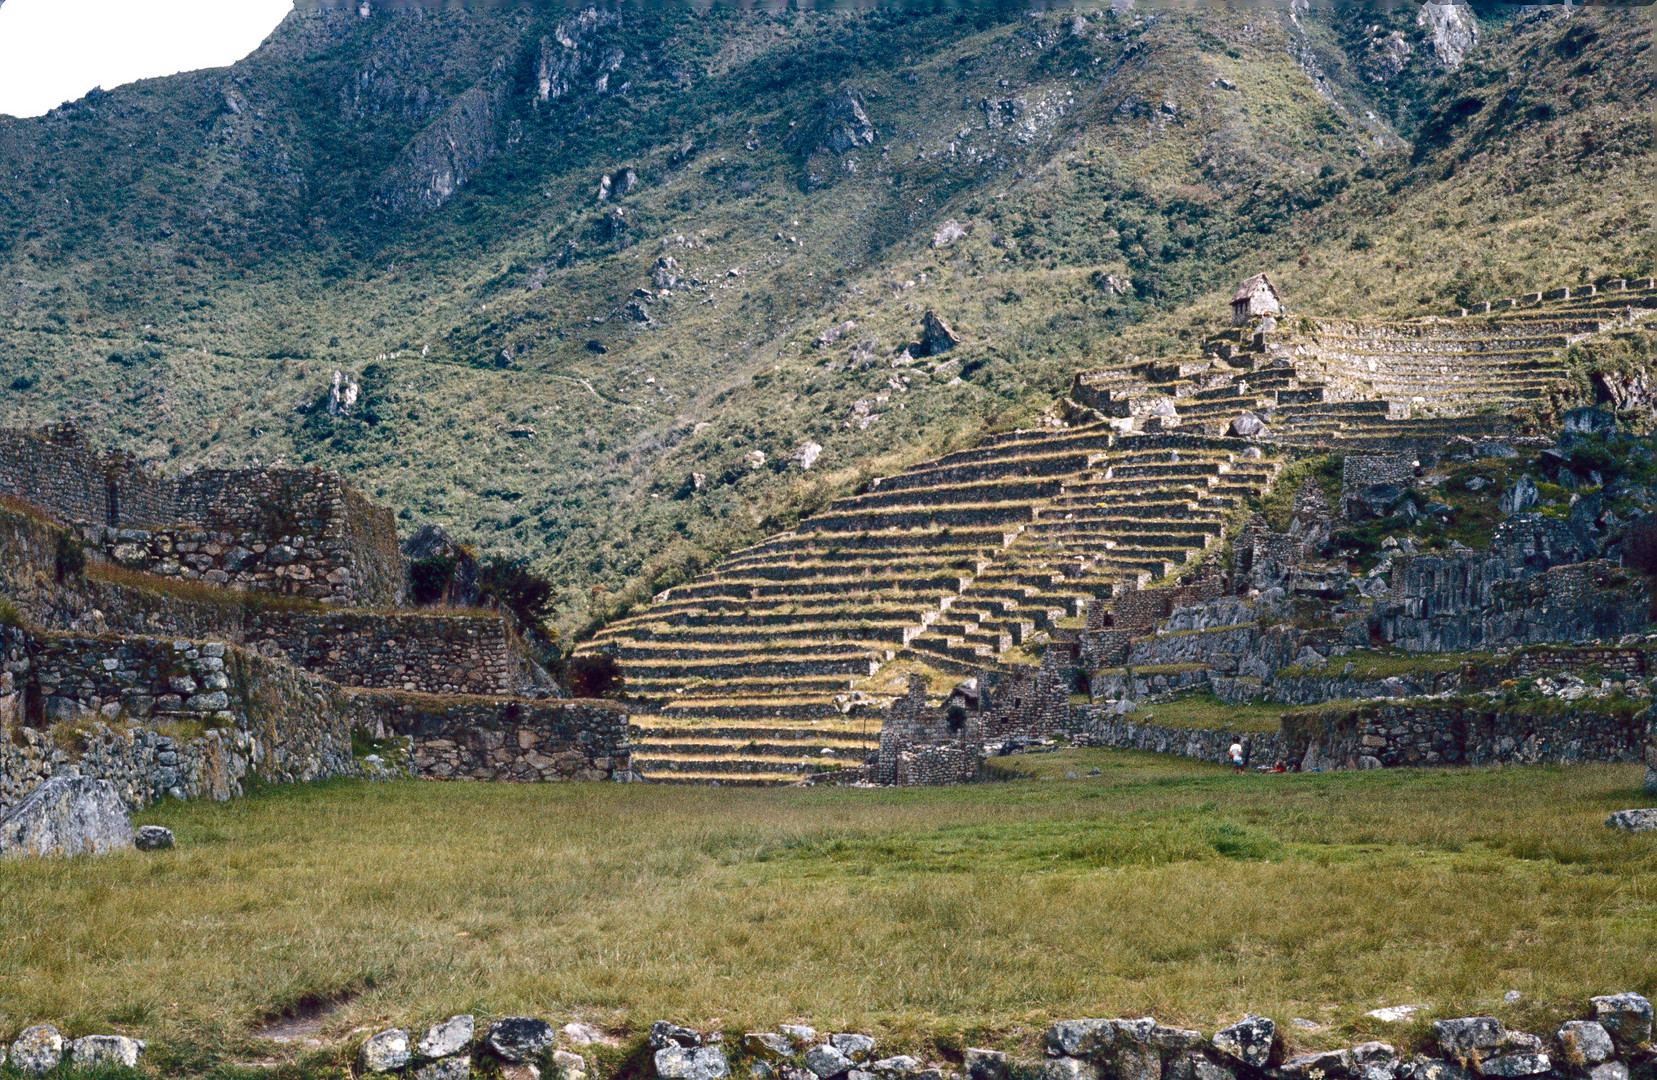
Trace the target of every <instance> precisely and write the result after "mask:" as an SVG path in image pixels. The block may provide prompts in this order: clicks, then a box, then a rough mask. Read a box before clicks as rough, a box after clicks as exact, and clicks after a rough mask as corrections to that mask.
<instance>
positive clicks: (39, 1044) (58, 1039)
mask: <svg viewBox="0 0 1657 1080" xmlns="http://www.w3.org/2000/svg"><path fill="white" fill-rule="evenodd" d="M63 1045H64V1043H63V1036H62V1035H60V1034H59V1033H58V1029H57V1028H55V1027H53V1026H52V1025H51V1024H36V1025H35V1026H34V1027H26V1028H24V1029H23V1033H22V1034H20V1035H19V1036H18V1037H17V1041H16V1042H14V1043H12V1052H11V1067H12V1068H14V1069H16V1070H17V1071H18V1072H20V1073H27V1074H29V1075H30V1076H42V1075H44V1074H46V1073H49V1072H51V1071H52V1070H53V1069H55V1068H57V1067H58V1063H59V1062H61V1061H62V1060H63Z"/></svg>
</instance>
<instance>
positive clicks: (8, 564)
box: [0, 507, 522, 694]
mask: <svg viewBox="0 0 1657 1080" xmlns="http://www.w3.org/2000/svg"><path fill="white" fill-rule="evenodd" d="M65 533H66V529H65V528H64V527H61V526H55V525H53V524H51V523H49V522H45V521H42V520H40V519H37V518H34V517H31V516H29V515H28V514H25V513H22V512H19V511H17V510H14V509H11V508H7V507H0V592H3V593H5V594H6V595H7V596H9V597H10V599H11V600H12V602H13V603H14V604H15V606H16V607H17V608H18V611H19V614H20V615H22V616H23V618H25V619H26V620H27V621H28V622H29V623H31V624H32V625H35V626H40V627H44V628H51V629H58V630H84V631H91V632H96V633H103V632H106V631H111V632H118V633H129V634H148V635H161V636H166V635H176V636H178V637H184V638H193V639H204V638H213V639H218V640H221V641H226V642H230V643H232V644H238V645H246V646H248V647H249V648H254V649H257V650H258V651H260V652H262V653H264V654H265V655H267V656H270V657H274V658H277V659H283V660H287V661H289V662H290V663H293V664H294V665H296V666H298V667H302V668H304V669H305V670H307V671H311V672H315V673H316V674H319V675H324V676H326V677H328V678H330V679H332V680H334V681H335V682H338V683H340V684H342V685H345V686H376V687H385V688H388V689H398V690H415V691H422V692H426V693H475V694H507V693H511V692H512V690H513V689H514V688H515V686H516V685H517V684H518V682H519V681H520V679H521V677H522V672H521V670H520V667H519V664H518V661H517V652H516V650H515V648H514V641H513V631H512V627H511V624H510V623H509V621H508V620H507V618H506V617H505V616H504V615H501V614H498V613H492V612H483V611H478V612H443V611H405V612H370V611H361V610H354V609H350V608H325V607H322V606H320V605H316V604H312V605H310V606H309V607H306V606H303V605H295V604H293V603H292V602H291V601H283V602H280V603H278V602H276V601H273V600H271V599H270V598H268V597H266V596H265V595H264V594H262V593H257V592H249V591H236V590H231V589H225V590H211V591H204V592H203V593H202V594H201V595H195V596H191V595H179V594H175V593H169V592H165V591H161V590H163V589H165V588H167V586H168V582H167V581H165V580H158V581H156V582H154V585H155V588H143V587H139V585H135V584H128V583H125V582H121V581H111V580H106V579H104V578H101V577H98V576H97V575H96V573H92V574H67V575H63V576H62V577H61V578H60V576H59V574H58V572H57V568H56V565H55V564H56V551H57V547H58V542H59V538H60V537H62V536H63V535H64V534H65Z"/></svg>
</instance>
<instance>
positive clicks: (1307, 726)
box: [1282, 701, 1652, 769]
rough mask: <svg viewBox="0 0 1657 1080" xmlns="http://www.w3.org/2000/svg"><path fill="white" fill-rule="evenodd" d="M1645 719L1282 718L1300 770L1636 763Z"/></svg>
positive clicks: (1478, 706) (1439, 712) (1381, 713)
mask: <svg viewBox="0 0 1657 1080" xmlns="http://www.w3.org/2000/svg"><path fill="white" fill-rule="evenodd" d="M1651 715H1652V714H1651V713H1650V711H1649V710H1647V711H1644V712H1642V713H1640V714H1637V715H1626V714H1621V713H1617V712H1614V711H1609V710H1603V709H1596V708H1594V707H1593V706H1592V705H1590V704H1588V703H1585V702H1584V703H1578V704H1577V705H1576V706H1573V707H1572V708H1569V709H1564V708H1561V709H1559V710H1557V711H1555V712H1552V713H1549V714H1546V715H1539V714H1538V713H1537V712H1536V711H1534V710H1525V711H1509V710H1505V709H1503V708H1501V707H1500V706H1499V705H1495V704H1492V703H1487V702H1479V703H1469V702H1466V701H1461V702H1457V701H1449V702H1436V701H1405V702H1365V703H1363V704H1360V705H1356V706H1353V707H1351V708H1346V709H1333V710H1314V711H1310V712H1290V713H1285V714H1284V716H1283V731H1282V737H1283V740H1284V751H1285V754H1286V756H1287V757H1289V758H1291V759H1292V760H1295V761H1299V762H1300V763H1301V767H1302V768H1303V769H1310V768H1321V769H1339V768H1347V769H1352V768H1382V767H1394V766H1403V765H1494V764H1522V765H1536V764H1555V765H1564V764H1575V763H1578V762H1588V761H1609V762H1616V761H1639V760H1641V759H1642V757H1643V755H1644V752H1645V746H1646V743H1647V740H1648V739H1649V737H1650V734H1649V725H1650V723H1651Z"/></svg>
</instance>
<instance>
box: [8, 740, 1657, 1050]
mask: <svg viewBox="0 0 1657 1080" xmlns="http://www.w3.org/2000/svg"><path fill="white" fill-rule="evenodd" d="M1016 760H1017V762H1018V763H1019V764H1020V765H1021V766H1028V767H1029V768H1031V769H1033V770H1035V771H1037V772H1039V773H1041V774H1043V776H1044V778H1043V779H1026V780H1020V781H1015V782H1011V783H1005V784H985V785H978V786H973V787H966V788H944V789H920V790H915V789H911V790H880V791H870V790H851V789H813V790H759V791H743V790H717V789H707V788H681V787H655V786H644V785H625V786H624V785H598V786H595V785H574V784H570V785H541V786H518V785H489V784H436V783H430V784H428V783H414V782H399V783H390V784H368V783H356V782H351V783H346V782H341V783H333V784H325V785H320V786H314V787H293V788H285V789H275V790H267V791H265V792H262V793H260V794H257V795H255V796H253V797H250V798H247V799H244V800H241V801H237V802H232V803H229V804H193V805H177V804H171V805H167V806H165V807H162V808H159V809H155V810H152V811H150V812H147V813H145V814H143V815H141V818H142V820H144V821H148V822H160V823H165V824H167V825H169V826H170V827H172V828H173V829H175V830H176V831H177V834H178V838H179V845H178V847H177V848H176V849H174V850H173V851H170V852H165V853H155V854H137V853H134V854H130V855H121V856H115V857H111V858H108V859H104V860H101V861H86V860H76V861H50V862H43V861H24V860H7V861H5V862H0V927H4V928H5V930H4V932H3V933H0V1037H7V1038H9V1037H10V1036H11V1035H13V1034H14V1033H15V1032H16V1031H17V1030H18V1029H19V1028H21V1027H22V1026H24V1025H25V1024H28V1023H32V1022H36V1021H43V1020H50V1021H52V1022H55V1023H57V1024H58V1025H59V1026H60V1027H62V1028H64V1029H65V1030H66V1031H68V1032H69V1033H71V1034H81V1033H84V1032H88V1031H94V1030H109V1029H111V1028H117V1029H120V1030H124V1031H127V1032H130V1033H132V1034H135V1035H138V1036H141V1037H143V1038H146V1039H150V1040H153V1043H154V1045H153V1051H154V1055H155V1056H154V1061H155V1062H156V1063H158V1064H160V1065H162V1066H163V1067H164V1068H165V1067H167V1063H168V1062H174V1063H175V1064H174V1065H173V1066H172V1068H173V1069H174V1070H175V1071H179V1070H183V1069H185V1066H184V1065H182V1064H179V1063H183V1062H188V1063H189V1065H188V1070H189V1071H192V1072H201V1071H207V1070H211V1069H212V1068H213V1067H214V1064H215V1062H218V1063H225V1064H227V1063H229V1062H233V1061H238V1060H247V1059H248V1055H254V1056H257V1055H259V1054H261V1053H269V1052H272V1051H273V1050H275V1051H276V1052H278V1053H281V1052H283V1051H280V1050H277V1049H276V1048H273V1047H272V1046H270V1045H269V1044H265V1045H262V1046H261V1045H259V1044H257V1043H254V1042H251V1041H250V1040H249V1037H248V1033H249V1031H250V1030H251V1029H252V1028H253V1026H254V1025H256V1023H257V1022H258V1021H260V1019H261V1018H264V1017H268V1016H270V1015H272V1014H275V1013H280V1012H281V1011H282V1010H283V1009H285V1008H290V1009H291V1008H293V1007H296V1006H298V1005H300V1004H302V1003H305V1002H314V1001H318V1000H328V999H334V998H339V999H343V1001H344V1003H343V1004H342V1005H341V1006H340V1008H339V1009H338V1011H336V1012H334V1013H333V1014H331V1015H330V1016H329V1018H328V1019H327V1021H326V1024H325V1027H324V1035H325V1036H327V1037H330V1038H337V1039H344V1038H345V1037H346V1036H347V1035H349V1033H350V1032H351V1031H352V1030H353V1029H354V1028H357V1027H359V1026H375V1025H389V1024H392V1023H396V1024H401V1025H414V1024H421V1023H425V1022H427V1021H430V1020H432V1019H435V1018H442V1017H446V1016H448V1015H449V1014H451V1013H455V1012H463V1011H471V1012H475V1013H477V1014H478V1015H479V1016H480V1017H482V1018H484V1019H488V1018H491V1017H497V1016H501V1015H512V1014H531V1015H539V1016H544V1017H547V1018H549V1019H554V1020H556V1021H557V1022H560V1023H561V1022H563V1021H564V1020H566V1019H568V1018H570V1017H573V1016H581V1017H585V1018H587V1019H589V1020H593V1021H596V1022H598V1023H600V1024H602V1025H605V1026H608V1027H609V1028H611V1029H612V1030H618V1031H621V1030H626V1031H629V1032H633V1033H636V1032H638V1031H639V1030H640V1029H641V1028H642V1027H644V1026H645V1025H647V1024H648V1023H649V1022H650V1021H651V1020H654V1019H657V1018H671V1019H674V1020H677V1021H681V1022H686V1023H690V1024H693V1025H698V1026H703V1025H705V1026H709V1027H720V1028H723V1029H724V1030H725V1031H727V1032H732V1031H735V1032H741V1031H743V1030H745V1029H750V1028H752V1027H756V1026H768V1025H771V1024H775V1023H777V1022H778V1021H784V1020H789V1019H799V1020H804V1021H808V1022H810V1023H812V1024H813V1025H814V1026H816V1027H818V1028H819V1029H831V1030H833V1029H844V1028H855V1029H864V1030H869V1031H872V1032H876V1033H878V1034H880V1035H881V1037H882V1046H883V1048H884V1049H889V1050H892V1051H897V1050H899V1049H908V1050H912V1051H917V1052H924V1053H927V1054H929V1055H934V1056H935V1055H937V1054H939V1053H940V1052H942V1053H948V1052H950V1050H951V1048H955V1049H958V1048H959V1047H960V1046H961V1045H975V1044H977V1045H985V1044H989V1045H1002V1046H1008V1047H1019V1046H1022V1047H1023V1048H1024V1049H1026V1050H1029V1049H1031V1048H1032V1046H1033V1044H1032V1042H1031V1040H1032V1039H1033V1037H1034V1034H1035V1033H1036V1032H1038V1031H1039V1030H1040V1029H1041V1028H1042V1027H1043V1026H1045V1025H1046V1024H1047V1023H1048V1022H1049V1021H1051V1020H1052V1019H1054V1018H1060V1017H1071V1016H1112V1015H1141V1014H1150V1015H1155V1016H1157V1017H1159V1018H1162V1019H1164V1020H1167V1021H1178V1022H1182V1023H1185V1024H1187V1025H1190V1026H1195V1027H1200V1028H1204V1029H1206V1030H1209V1031H1212V1030H1214V1029H1215V1028H1216V1027H1217V1026H1219V1025H1220V1024H1222V1023H1225V1022H1229V1021H1230V1020H1234V1019H1236V1018H1237V1017H1238V1016H1240V1015H1242V1014H1243V1013H1244V1012H1246V1011H1258V1012H1262V1013H1264V1014H1267V1015H1270V1016H1273V1017H1275V1018H1277V1019H1278V1020H1279V1022H1280V1024H1282V1025H1284V1030H1285V1034H1286V1036H1287V1037H1288V1039H1289V1040H1290V1041H1291V1043H1293V1044H1298V1045H1300V1046H1307V1045H1319V1044H1329V1043H1333V1042H1336V1041H1338V1040H1345V1039H1352V1038H1355V1037H1357V1036H1359V1035H1368V1034H1371V1033H1376V1032H1379V1031H1380V1029H1379V1028H1378V1027H1377V1026H1375V1024H1374V1022H1373V1021H1367V1020H1364V1019H1362V1018H1361V1015H1360V1014H1361V1013H1363V1012H1364V1011H1365V1010H1368V1009H1372V1008H1375V1007H1377V1006H1381V1005H1388V1004H1399V1003H1406V1002H1431V1003H1432V1004H1433V1006H1434V1011H1435V1012H1436V1014H1437V1015H1440V1016H1443V1015H1462V1014H1466V1013H1469V1012H1475V1011H1477V1012H1494V1013H1495V1014H1496V1015H1499V1016H1502V1017H1504V1018H1505V1019H1506V1020H1508V1021H1509V1022H1510V1023H1512V1024H1514V1025H1516V1026H1518V1027H1521V1028H1523V1029H1525V1030H1532V1031H1545V1030H1551V1029H1549V1028H1548V1027H1547V1026H1546V1025H1548V1024H1552V1023H1555V1022H1557V1021H1558V1020H1560V1019H1562V1018H1565V1017H1567V1016H1572V1015H1577V1014H1578V1013H1579V1012H1580V1010H1581V1009H1582V1008H1583V1004H1584V1001H1585V999H1586V997H1587V996H1588V995H1590V994H1596V993H1605V992H1610V991H1621V990H1637V991H1640V992H1643V993H1646V994H1648V995H1649V994H1651V993H1652V992H1653V991H1654V990H1657V969H1654V968H1653V966H1652V964H1651V943H1652V937H1651V934H1652V926H1653V925H1657V838H1653V837H1650V836H1630V835H1626V834H1623V833H1619V832H1614V831H1612V830H1609V829H1607V828H1606V827H1605V826H1604V825H1603V824H1602V822H1603V820H1604V818H1605V816H1606V814H1607V813H1608V812H1609V811H1610V810H1613V809H1617V808H1620V807H1624V806H1629V805H1636V804H1638V803H1639V801H1640V800H1641V798H1642V796H1641V795H1640V794H1639V793H1638V791H1637V785H1638V783H1639V779H1640V774H1639V770H1638V768H1636V767H1634V766H1584V767H1578V768H1573V769H1550V768H1536V769H1508V770H1479V771H1441V772H1433V771H1403V770H1398V771H1392V770H1388V771H1378V772H1366V773H1345V774H1322V775H1305V776H1295V775H1290V776H1269V777H1268V776H1249V777H1245V778H1236V777H1233V776H1231V775H1229V774H1228V773H1226V772H1223V771H1221V770H1218V769H1216V768H1214V767H1211V766H1208V765H1203V764H1199V763H1194V762H1185V761H1179V760H1170V759H1158V758H1153V757H1150V756H1145V755H1132V754H1121V753H1112V752H1106V751H1065V752H1061V753H1055V754H1044V755H1033V756H1029V757H1026V758H1019V759H1016ZM1095 766H1098V767H1099V768H1100V769H1101V775H1099V776H1096V777H1088V776H1086V775H1085V774H1086V772H1087V770H1088V769H1090V768H1092V767H1095ZM1072 772H1074V773H1080V774H1082V776H1081V778H1079V779H1069V780H1067V779H1064V777H1065V775H1066V774H1067V773H1072ZM1508 990H1519V991H1520V992H1522V993H1523V995H1524V1000H1523V1001H1522V1002H1521V1003H1519V1004H1517V1005H1504V1004H1502V995H1503V993H1504V992H1505V991H1508ZM1296 1016H1301V1017H1307V1018H1310V1019H1313V1020H1316V1021H1318V1022H1320V1023H1322V1024H1325V1025H1328V1027H1327V1030H1326V1031H1323V1032H1320V1033H1313V1032H1305V1031H1301V1030H1298V1029H1296V1028H1293V1027H1290V1026H1288V1023H1287V1022H1288V1020H1289V1019H1290V1018H1291V1017H1296ZM1425 1023H1426V1021H1425V1019H1423V1020H1422V1021H1420V1022H1419V1024H1418V1027H1417V1028H1416V1029H1415V1030H1414V1031H1413V1032H1411V1031H1397V1030H1393V1031H1391V1032H1389V1033H1388V1034H1389V1037H1390V1038H1392V1039H1393V1040H1394V1041H1399V1042H1408V1041H1410V1039H1411V1038H1412V1037H1416V1036H1419V1035H1420V1034H1422V1032H1423V1031H1424V1025H1425ZM288 1052H291V1048H290V1051H288ZM331 1052H332V1053H336V1054H337V1057H336V1058H334V1059H331V1060H335V1061H339V1062H343V1060H344V1053H345V1051H343V1050H340V1051H331ZM317 1069H320V1070H321V1071H330V1070H334V1067H333V1066H327V1067H326V1068H324V1067H322V1066H318V1067H317ZM317 1069H312V1068H311V1067H310V1066H305V1071H313V1072H314V1071H317ZM336 1071H337V1070H336Z"/></svg>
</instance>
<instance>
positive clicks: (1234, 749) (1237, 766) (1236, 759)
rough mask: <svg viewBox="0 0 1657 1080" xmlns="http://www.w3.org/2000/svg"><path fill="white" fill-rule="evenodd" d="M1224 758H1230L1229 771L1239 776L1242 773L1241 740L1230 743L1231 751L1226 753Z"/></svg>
mask: <svg viewBox="0 0 1657 1080" xmlns="http://www.w3.org/2000/svg"><path fill="white" fill-rule="evenodd" d="M1226 756H1227V757H1229V758H1231V771H1232V772H1234V773H1236V774H1238V775H1239V776H1241V775H1242V773H1243V743H1242V740H1241V739H1233V740H1232V741H1231V749H1229V750H1227V751H1226Z"/></svg>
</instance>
